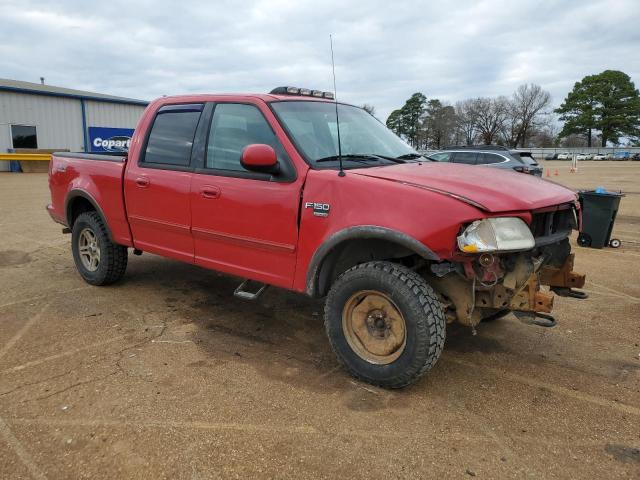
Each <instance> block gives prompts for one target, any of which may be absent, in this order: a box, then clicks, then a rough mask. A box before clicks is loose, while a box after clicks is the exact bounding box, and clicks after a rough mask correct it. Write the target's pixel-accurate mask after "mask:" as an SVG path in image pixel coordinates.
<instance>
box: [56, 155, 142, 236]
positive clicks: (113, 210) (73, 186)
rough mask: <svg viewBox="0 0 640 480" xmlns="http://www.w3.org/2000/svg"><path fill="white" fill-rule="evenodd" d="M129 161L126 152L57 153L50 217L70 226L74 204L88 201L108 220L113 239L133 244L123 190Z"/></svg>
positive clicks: (78, 204) (75, 205)
mask: <svg viewBox="0 0 640 480" xmlns="http://www.w3.org/2000/svg"><path fill="white" fill-rule="evenodd" d="M126 162H127V155H126V153H125V154H118V155H112V154H96V153H73V152H59V153H54V154H53V155H52V156H51V163H50V165H49V189H50V190H51V200H52V202H51V204H50V205H48V206H47V210H48V211H49V214H50V215H51V217H52V218H53V219H54V220H55V221H57V222H58V223H61V224H63V225H66V226H69V227H70V226H71V225H70V223H71V222H70V219H71V218H73V214H74V208H81V206H80V205H81V203H82V202H87V201H88V202H90V203H91V204H93V206H94V207H95V208H96V210H98V211H99V212H100V213H101V214H102V217H103V218H104V219H105V220H106V221H108V228H109V231H110V233H111V236H112V238H113V241H114V242H116V243H119V244H121V245H127V246H131V245H132V242H131V233H130V230H129V223H128V222H127V216H126V210H125V204H124V193H123V175H124V167H125V165H126Z"/></svg>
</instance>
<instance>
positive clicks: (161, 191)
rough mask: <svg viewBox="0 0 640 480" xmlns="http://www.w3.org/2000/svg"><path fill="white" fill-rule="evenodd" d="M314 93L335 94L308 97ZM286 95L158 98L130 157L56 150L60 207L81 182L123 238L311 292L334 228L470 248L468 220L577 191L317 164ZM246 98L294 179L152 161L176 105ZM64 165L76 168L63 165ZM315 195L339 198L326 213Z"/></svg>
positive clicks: (451, 250) (442, 253) (444, 248)
mask: <svg viewBox="0 0 640 480" xmlns="http://www.w3.org/2000/svg"><path fill="white" fill-rule="evenodd" d="M304 99H305V100H309V101H326V100H323V99H313V98H309V97H305V98H304ZM275 100H277V101H288V100H300V98H299V97H292V96H274V95H241V94H237V95H236V94H230V95H191V96H181V97H165V98H162V99H159V100H156V101H154V102H152V103H151V104H150V105H149V106H148V107H147V109H146V110H145V113H144V114H143V116H142V118H141V120H140V122H139V124H138V126H137V128H136V131H135V134H134V136H133V138H132V141H131V146H130V151H129V155H128V160H127V162H126V164H125V163H117V162H107V161H99V160H91V161H89V160H83V159H80V158H79V159H73V158H68V157H57V156H55V155H54V156H53V160H52V162H51V170H50V177H49V184H50V189H51V198H52V204H51V205H50V206H48V207H47V208H48V209H49V212H50V214H51V216H52V217H53V218H54V219H55V220H57V221H59V222H61V223H66V222H67V219H66V212H65V204H66V201H67V199H68V197H69V195H70V193H71V192H72V191H73V190H81V191H83V192H86V194H87V195H89V196H90V197H91V198H93V199H94V200H95V202H96V203H97V204H98V205H99V207H100V208H101V209H102V211H103V213H104V216H105V220H106V221H107V223H108V226H109V228H110V229H111V231H112V234H113V239H114V241H116V242H117V243H120V244H122V245H126V246H129V247H134V246H135V247H136V248H139V249H141V250H145V251H148V252H152V253H157V254H159V255H163V256H167V257H171V258H176V259H180V260H183V261H186V262H191V263H196V264H198V265H201V266H203V267H206V268H212V269H215V270H219V271H223V272H226V273H231V274H235V275H238V276H242V277H246V278H250V279H253V280H257V281H261V282H264V283H268V284H272V285H276V286H279V287H284V288H289V289H293V290H296V291H299V292H304V291H306V289H307V275H308V271H309V265H310V262H311V259H312V258H313V255H314V253H316V251H317V250H318V248H319V247H320V246H321V245H322V244H323V243H324V242H325V241H326V240H327V239H328V238H329V237H330V236H332V235H333V234H335V233H337V232H340V231H341V230H344V229H346V228H349V227H355V226H364V225H372V226H378V227H385V228H387V229H391V230H395V231H397V232H401V233H403V234H404V235H407V236H409V237H412V238H413V239H415V240H417V241H419V242H421V243H422V244H423V245H425V246H426V247H428V248H429V249H430V250H431V251H432V252H434V254H435V255H437V256H438V257H439V258H441V259H453V258H458V257H459V256H460V252H458V251H457V248H456V235H457V234H458V233H459V231H460V227H461V225H463V224H466V223H469V222H471V221H473V220H476V219H480V218H484V217H486V216H489V215H507V214H508V215H513V216H519V217H521V218H523V219H524V220H525V221H526V222H531V218H532V217H531V211H534V210H540V209H545V208H548V207H554V206H557V205H560V204H566V203H569V202H575V194H574V193H573V192H572V191H571V190H568V189H566V188H564V187H561V186H559V185H556V184H554V183H551V182H546V181H544V180H540V179H537V178H535V177H533V176H530V175H521V174H514V173H510V172H503V171H501V170H498V169H489V168H486V169H485V168H477V167H472V166H466V165H452V164H438V163H423V164H403V165H394V166H387V167H374V168H363V169H354V170H348V171H347V172H346V176H344V177H339V176H338V174H337V171H336V170H310V169H309V166H308V165H307V164H306V163H305V162H304V160H303V159H302V157H301V156H300V154H299V153H298V152H297V150H296V148H295V147H294V145H293V144H292V143H291V141H290V140H289V138H288V136H287V135H286V133H285V132H284V130H283V128H282V127H281V125H280V124H279V122H278V121H277V119H276V118H275V117H274V115H273V113H272V112H271V110H270V109H269V107H268V102H271V101H275ZM196 102H200V103H203V102H239V103H249V104H253V105H255V106H256V107H258V108H259V109H260V111H261V112H262V114H263V115H264V117H265V118H266V119H267V121H268V123H269V124H270V125H271V127H272V129H273V131H274V132H275V134H276V136H277V137H278V139H279V141H280V142H281V143H282V145H283V147H284V149H285V151H286V152H287V155H288V156H289V158H290V159H291V162H292V163H293V167H294V168H295V171H296V175H295V179H294V180H293V181H291V182H289V183H279V182H272V181H263V180H255V179H248V178H237V177H232V176H220V175H215V174H214V173H213V172H207V173H202V172H201V171H196V170H193V171H187V172H184V171H173V170H161V169H150V168H143V167H141V166H140V165H139V164H138V160H139V159H140V155H141V152H142V149H143V148H144V143H145V138H146V134H147V131H148V130H149V128H150V126H151V122H152V121H153V118H154V116H155V113H156V111H157V110H158V109H159V108H161V107H162V106H164V105H168V104H182V103H196ZM63 170H64V171H63ZM307 202H311V203H321V204H329V205H330V213H329V215H327V216H319V215H314V211H313V208H305V204H306V203H307Z"/></svg>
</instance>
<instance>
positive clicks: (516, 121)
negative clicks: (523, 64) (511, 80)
mask: <svg viewBox="0 0 640 480" xmlns="http://www.w3.org/2000/svg"><path fill="white" fill-rule="evenodd" d="M550 105H551V94H550V93H549V92H547V91H546V90H544V89H543V88H542V87H541V86H540V85H536V84H535V83H530V84H526V83H525V84H524V85H520V86H519V87H518V89H517V90H516V91H515V92H514V93H513V97H512V98H511V101H510V102H509V114H510V117H511V118H512V130H513V134H512V135H511V138H510V144H509V145H510V146H511V147H517V146H518V145H522V146H524V145H525V144H526V141H527V138H528V137H529V135H530V134H531V131H532V129H534V128H535V127H536V126H537V125H538V124H539V120H540V117H541V116H542V115H543V114H545V113H548V112H546V109H548V108H549V106H550Z"/></svg>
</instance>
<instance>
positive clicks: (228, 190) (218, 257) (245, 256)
mask: <svg viewBox="0 0 640 480" xmlns="http://www.w3.org/2000/svg"><path fill="white" fill-rule="evenodd" d="M265 110H266V108H265ZM267 113H268V112H267ZM257 143H259V144H268V145H271V146H272V147H273V148H274V149H275V151H276V154H277V157H278V162H279V166H280V173H279V174H277V175H272V174H267V173H257V172H249V171H247V170H245V169H244V167H242V165H241V164H240V157H241V155H242V151H243V149H244V147H246V146H247V145H250V144H257ZM301 185H302V179H299V178H298V179H296V171H295V168H294V166H293V163H292V162H291V159H290V158H289V157H288V155H287V153H286V151H285V149H284V148H283V146H282V145H281V143H280V142H279V140H278V138H277V136H276V134H275V133H274V131H273V129H272V128H271V126H270V124H269V122H268V121H267V119H266V118H265V115H264V114H263V112H261V110H260V109H259V108H258V106H257V105H253V104H247V103H216V104H215V106H214V110H213V113H212V118H211V126H210V129H209V133H208V135H207V141H206V147H205V150H204V154H203V158H202V165H200V167H199V168H196V170H195V172H194V175H193V179H192V182H191V216H192V234H193V238H194V248H195V262H196V264H199V265H202V266H204V267H208V268H212V269H215V270H219V271H224V272H228V273H232V274H235V275H238V276H241V277H246V278H250V279H253V280H257V281H262V282H265V283H270V284H274V285H278V286H282V287H291V285H292V283H293V275H294V268H295V260H296V245H297V238H298V224H297V219H298V209H299V205H300V190H301Z"/></svg>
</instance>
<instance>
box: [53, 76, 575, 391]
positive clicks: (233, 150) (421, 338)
mask: <svg viewBox="0 0 640 480" xmlns="http://www.w3.org/2000/svg"><path fill="white" fill-rule="evenodd" d="M336 109H337V111H336ZM337 113H339V115H338V119H339V121H338V122H337V115H336V114H337ZM340 160H342V162H340ZM341 163H342V168H341V166H340V165H341ZM49 186H50V190H51V199H52V201H51V204H50V205H48V206H47V209H48V211H49V213H50V215H51V217H52V218H53V219H54V220H55V221H57V222H59V223H61V224H63V225H64V227H65V228H64V231H66V232H67V233H68V232H71V234H72V236H71V246H72V252H73V259H74V261H75V264H76V267H77V269H78V271H79V272H80V275H81V276H82V277H83V278H84V279H85V280H86V281H87V282H89V283H90V284H93V285H106V284H109V283H113V282H115V281H117V280H119V279H120V278H121V277H122V276H123V274H124V273H125V269H126V266H127V255H128V249H133V251H134V253H136V254H140V253H141V252H148V253H153V254H156V255H161V256H165V257H170V258H174V259H178V260H182V261H184V262H188V263H192V264H195V265H199V266H201V267H204V268H209V269H213V270H217V271H220V272H226V273H229V274H233V275H236V276H239V277H242V278H244V279H247V281H251V285H252V286H253V287H252V288H249V287H248V286H247V282H243V284H242V285H240V286H239V287H238V289H237V290H236V294H237V295H238V296H240V297H244V298H249V299H252V298H257V296H258V295H259V294H260V293H261V291H262V290H263V289H264V287H265V286H267V285H273V286H276V287H281V288H285V289H290V290H293V291H296V292H300V293H306V294H307V295H310V296H312V297H318V298H322V297H326V303H325V316H324V321H325V327H326V331H327V334H328V337H329V340H330V343H331V345H332V347H333V349H334V351H335V353H336V355H337V357H338V358H339V360H340V361H341V362H342V364H343V365H344V366H345V368H346V369H347V370H348V371H349V372H350V373H351V374H353V375H355V376H356V377H358V378H360V379H362V380H365V381H367V382H370V383H373V384H375V385H379V386H382V387H387V388H398V387H403V386H405V385H408V384H410V383H412V382H414V381H415V380H416V379H417V378H418V377H419V376H420V375H422V374H423V373H425V372H426V371H428V370H429V369H430V368H431V367H432V366H433V365H434V364H435V362H436V361H437V359H438V357H439V356H440V353H441V351H442V348H443V346H444V343H445V330H446V325H447V323H450V322H456V321H457V322H459V323H461V324H463V325H466V326H468V327H470V328H472V329H474V331H475V328H476V327H477V326H478V325H479V323H480V322H481V321H483V320H485V321H486V320H491V319H495V318H497V317H500V316H503V315H505V314H506V313H508V312H515V313H517V314H519V315H520V316H521V317H522V318H523V319H525V320H527V319H528V320H529V322H530V323H533V322H536V321H540V320H538V319H539V318H540V316H544V314H545V313H546V314H548V313H550V312H551V309H552V306H553V298H554V293H552V290H555V291H556V293H559V294H565V295H567V294H568V295H571V296H579V294H580V292H576V291H573V290H572V288H574V287H578V288H579V287H581V286H583V284H584V275H579V274H577V273H575V272H573V271H572V270H573V254H572V253H571V247H570V243H569V236H570V234H571V232H572V230H573V229H577V228H578V225H579V222H580V218H581V216H580V210H579V208H580V207H579V204H578V202H577V200H576V195H575V193H574V192H572V191H571V190H568V189H566V188H564V187H562V186H560V185H557V184H554V183H552V182H548V181H545V180H541V179H539V178H535V177H533V176H531V175H521V174H517V173H512V172H506V171H505V172H503V171H496V170H489V169H482V168H476V167H473V166H467V165H452V164H443V163H437V162H431V161H429V160H427V159H425V158H424V157H422V156H421V155H420V154H418V153H416V152H415V151H414V150H413V149H412V148H411V147H409V146H408V145H407V144H406V143H404V141H402V140H401V139H400V138H398V137H397V136H395V135H394V134H393V133H392V132H391V131H389V130H388V129H387V128H386V127H385V126H384V125H383V124H382V123H380V122H379V121H378V120H377V119H375V118H374V117H373V116H371V115H369V114H368V113H367V112H365V111H364V110H362V109H361V108H358V107H355V106H352V105H348V104H344V103H336V101H335V100H333V97H332V95H331V94H329V93H325V92H319V91H315V90H314V91H309V90H306V89H297V88H292V87H279V88H277V89H275V90H273V91H272V92H271V93H270V94H264V95H263V94H238V95H235V94H234V95H232V94H228V95H190V96H175V97H164V98H161V99H158V100H156V101H154V102H152V103H151V104H150V105H149V106H148V108H147V109H146V111H145V112H144V114H143V115H142V117H141V119H140V121H139V123H138V125H137V128H136V130H135V133H134V135H133V138H132V140H131V144H130V148H129V151H128V153H121V154H113V155H95V154H76V153H57V154H54V155H53V157H52V161H51V164H50V172H49ZM542 285H545V286H548V287H549V288H547V287H545V288H544V289H543V288H541V286H542ZM546 320H547V321H553V317H550V316H549V315H547V316H546Z"/></svg>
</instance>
